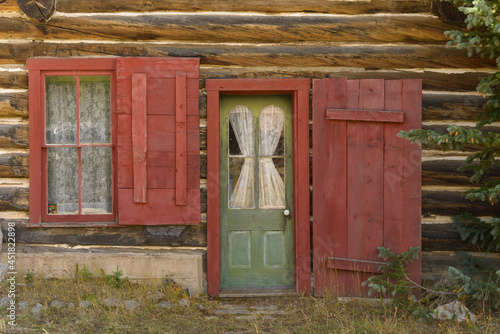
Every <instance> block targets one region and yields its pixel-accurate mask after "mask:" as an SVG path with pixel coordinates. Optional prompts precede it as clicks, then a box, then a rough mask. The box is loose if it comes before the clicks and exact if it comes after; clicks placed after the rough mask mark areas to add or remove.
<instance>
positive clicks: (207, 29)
mask: <svg viewBox="0 0 500 334" xmlns="http://www.w3.org/2000/svg"><path fill="white" fill-rule="evenodd" d="M166 27H168V29H165V28H166ZM454 28H456V27H455V26H452V25H447V24H445V23H443V22H441V21H440V20H439V19H438V18H435V17H432V16H430V15H429V16H423V15H415V16H411V15H374V16H370V15H366V16H349V15H339V16H337V15H333V16H323V15H321V16H320V15H317V16H316V15H305V16H300V15H299V16H288V15H287V16H274V15H242V14H233V15H223V14H220V15H207V14H199V15H168V14H167V15H155V14H154V13H150V14H143V15H139V16H123V17H121V16H119V15H113V16H110V15H96V16H87V15H85V16H71V17H68V16H57V15H56V16H54V17H52V18H51V20H50V21H48V22H47V23H45V24H40V23H36V22H33V21H31V20H28V19H25V18H23V17H21V16H19V17H0V31H2V34H1V36H2V38H4V39H16V38H20V39H26V38H27V39H76V40H78V39H84V40H89V39H92V40H102V39H105V40H129V41H136V40H171V41H203V42H238V43H245V42H246V43H293V42H343V43H345V42H356V43H422V44H432V43H437V44H443V43H445V42H446V41H448V37H446V36H445V35H444V34H443V32H444V31H447V30H452V29H454Z"/></svg>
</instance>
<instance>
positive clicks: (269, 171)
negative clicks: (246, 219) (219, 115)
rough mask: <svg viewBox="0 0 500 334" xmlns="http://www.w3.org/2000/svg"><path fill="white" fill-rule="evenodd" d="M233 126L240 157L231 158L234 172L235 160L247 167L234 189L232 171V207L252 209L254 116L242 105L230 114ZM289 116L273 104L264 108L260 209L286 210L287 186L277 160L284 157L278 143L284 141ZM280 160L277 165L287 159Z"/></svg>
mask: <svg viewBox="0 0 500 334" xmlns="http://www.w3.org/2000/svg"><path fill="white" fill-rule="evenodd" d="M229 123H230V127H231V128H232V131H233V133H234V136H235V137H236V141H237V142H238V146H239V150H240V151H241V155H240V157H238V158H237V157H235V156H232V157H230V163H229V166H230V169H231V168H232V166H233V165H234V163H232V162H231V160H237V159H239V160H241V158H243V166H241V171H240V173H239V175H238V176H237V178H236V179H237V181H236V184H235V185H234V186H232V182H233V181H234V180H233V179H232V174H234V172H232V171H231V170H230V180H229V181H230V182H229V183H230V186H229V207H230V208H240V209H243V208H252V207H253V197H254V149H253V145H254V140H253V138H254V137H253V135H254V130H253V114H252V112H251V111H250V109H249V108H248V107H246V106H242V105H238V106H235V107H234V108H233V109H231V111H230V113H229ZM284 123H285V115H284V112H283V110H282V109H281V108H279V107H277V106H274V105H269V106H266V107H265V108H264V109H262V111H261V113H260V116H259V133H260V135H259V138H260V142H259V144H260V145H259V146H260V158H259V207H261V208H284V207H285V184H284V181H283V178H282V176H281V175H280V173H279V172H278V170H277V168H276V165H275V161H274V160H273V158H276V157H280V158H281V157H283V158H284V151H283V150H282V149H283V147H280V148H279V149H278V150H277V148H278V144H279V143H280V141H281V140H283V133H284ZM230 154H231V152H230ZM280 158H278V159H276V161H277V162H279V161H281V162H282V161H283V158H281V159H280Z"/></svg>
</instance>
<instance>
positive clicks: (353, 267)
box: [326, 257, 387, 274]
mask: <svg viewBox="0 0 500 334" xmlns="http://www.w3.org/2000/svg"><path fill="white" fill-rule="evenodd" d="M386 264H387V263H385V262H381V261H365V260H357V259H346V258H337V257H329V258H328V260H327V264H326V267H327V268H328V269H333V270H346V271H354V272H364V273H377V274H380V273H381V271H380V270H378V268H379V267H380V266H383V265H386Z"/></svg>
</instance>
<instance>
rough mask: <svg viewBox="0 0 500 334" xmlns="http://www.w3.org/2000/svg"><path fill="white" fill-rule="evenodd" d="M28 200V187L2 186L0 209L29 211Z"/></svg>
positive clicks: (0, 188)
mask: <svg viewBox="0 0 500 334" xmlns="http://www.w3.org/2000/svg"><path fill="white" fill-rule="evenodd" d="M28 202H29V191H28V188H24V187H22V188H18V187H12V186H10V187H1V186H0V211H28Z"/></svg>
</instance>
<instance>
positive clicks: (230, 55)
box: [0, 41, 494, 69]
mask: <svg viewBox="0 0 500 334" xmlns="http://www.w3.org/2000/svg"><path fill="white" fill-rule="evenodd" d="M110 55H113V56H123V57H132V56H137V57H161V56H163V57H199V58H200V64H201V65H217V66H293V67H316V66H334V67H343V66H345V67H363V68H371V69H393V68H429V69H431V68H463V67H464V66H465V65H467V66H468V67H469V68H485V67H492V66H494V62H493V61H491V60H490V59H485V58H477V59H476V58H469V57H467V53H466V52H465V51H457V50H453V49H449V48H446V47H445V46H438V45H429V46H422V45H344V46H338V45H324V44H323V45H301V44H299V45H293V46H290V45H280V46H270V45H255V46H254V45H223V46H221V45H218V46H216V45H203V44H161V43H159V44H148V43H116V44H115V43H112V44H108V43H102V42H101V43H99V42H97V41H96V43H68V44H65V43H50V42H19V43H0V64H1V63H3V64H5V63H8V64H9V63H10V64H12V63H17V64H24V63H25V62H26V58H32V57H40V56H47V57H85V56H86V57H89V56H92V57H95V56H110ZM360 55H363V56H362V57H360Z"/></svg>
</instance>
